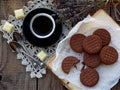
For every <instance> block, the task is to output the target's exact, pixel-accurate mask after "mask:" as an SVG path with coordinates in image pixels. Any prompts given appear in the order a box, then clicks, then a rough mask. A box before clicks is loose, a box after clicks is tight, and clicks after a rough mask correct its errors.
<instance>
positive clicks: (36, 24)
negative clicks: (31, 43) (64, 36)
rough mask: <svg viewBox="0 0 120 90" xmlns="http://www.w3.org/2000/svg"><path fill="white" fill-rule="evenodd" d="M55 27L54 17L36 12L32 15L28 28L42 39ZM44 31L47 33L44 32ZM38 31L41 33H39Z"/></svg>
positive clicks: (49, 34)
mask: <svg viewBox="0 0 120 90" xmlns="http://www.w3.org/2000/svg"><path fill="white" fill-rule="evenodd" d="M47 21H48V22H47ZM55 27H56V25H55V20H54V18H53V17H52V16H51V15H49V14H46V13H39V14H36V15H35V16H33V18H32V19H31V22H30V30H31V32H32V34H33V35H34V36H35V37H37V38H42V39H43V38H48V37H50V36H51V35H52V34H53V33H54V31H55ZM47 30H48V31H47ZM44 32H45V33H47V34H44ZM38 33H39V34H38ZM40 33H41V34H43V35H41V34H40Z"/></svg>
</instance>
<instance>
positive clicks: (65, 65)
mask: <svg viewBox="0 0 120 90" xmlns="http://www.w3.org/2000/svg"><path fill="white" fill-rule="evenodd" d="M79 62H80V60H78V59H77V58H76V57H74V56H68V57H66V58H65V59H64V60H63V62H62V70H63V71H64V72H65V73H67V74H68V73H69V72H70V69H71V68H72V67H73V66H75V65H76V64H77V63H79Z"/></svg>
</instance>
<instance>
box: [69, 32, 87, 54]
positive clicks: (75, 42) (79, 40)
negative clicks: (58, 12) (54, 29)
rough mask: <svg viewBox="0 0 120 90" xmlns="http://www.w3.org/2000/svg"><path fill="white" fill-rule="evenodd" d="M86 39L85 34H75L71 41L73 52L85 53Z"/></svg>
mask: <svg viewBox="0 0 120 90" xmlns="http://www.w3.org/2000/svg"><path fill="white" fill-rule="evenodd" d="M84 39H85V35H83V34H75V35H73V36H72V37H71V39H70V46H71V48H72V50H73V51H75V52H77V53H81V52H83V40H84Z"/></svg>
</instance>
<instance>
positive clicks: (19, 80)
mask: <svg viewBox="0 0 120 90" xmlns="http://www.w3.org/2000/svg"><path fill="white" fill-rule="evenodd" d="M27 1H29V0H0V20H2V19H7V18H8V15H9V14H13V10H14V9H18V8H21V7H22V6H24V5H26V3H27ZM112 12H113V11H112ZM108 13H110V11H108ZM111 15H112V17H113V16H114V15H113V14H111ZM0 90H66V88H64V86H62V85H61V83H60V82H59V80H57V79H56V78H55V76H54V75H53V74H52V72H51V71H49V70H47V75H45V77H44V78H42V79H31V78H30V76H29V73H26V72H25V67H24V66H22V65H21V61H20V60H17V59H16V54H15V53H12V52H11V50H10V48H9V46H8V44H7V43H6V40H5V39H3V38H2V33H0ZM112 90H120V82H119V83H118V84H117V85H116V86H114V87H113V89H112Z"/></svg>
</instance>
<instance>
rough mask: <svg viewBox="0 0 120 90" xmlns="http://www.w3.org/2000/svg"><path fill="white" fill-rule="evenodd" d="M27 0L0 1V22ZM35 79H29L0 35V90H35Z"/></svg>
mask: <svg viewBox="0 0 120 90" xmlns="http://www.w3.org/2000/svg"><path fill="white" fill-rule="evenodd" d="M27 1H28V0H1V1H0V20H2V19H7V18H8V15H9V14H13V10H14V9H18V8H21V7H22V6H23V5H24V4H25V3H26V2H27ZM36 85H37V84H36V79H31V78H30V76H29V73H26V72H25V67H24V66H22V65H21V61H20V60H17V59H16V54H15V53H12V52H11V49H10V47H9V46H8V44H7V43H6V40H5V39H3V38H2V34H0V90H36Z"/></svg>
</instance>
